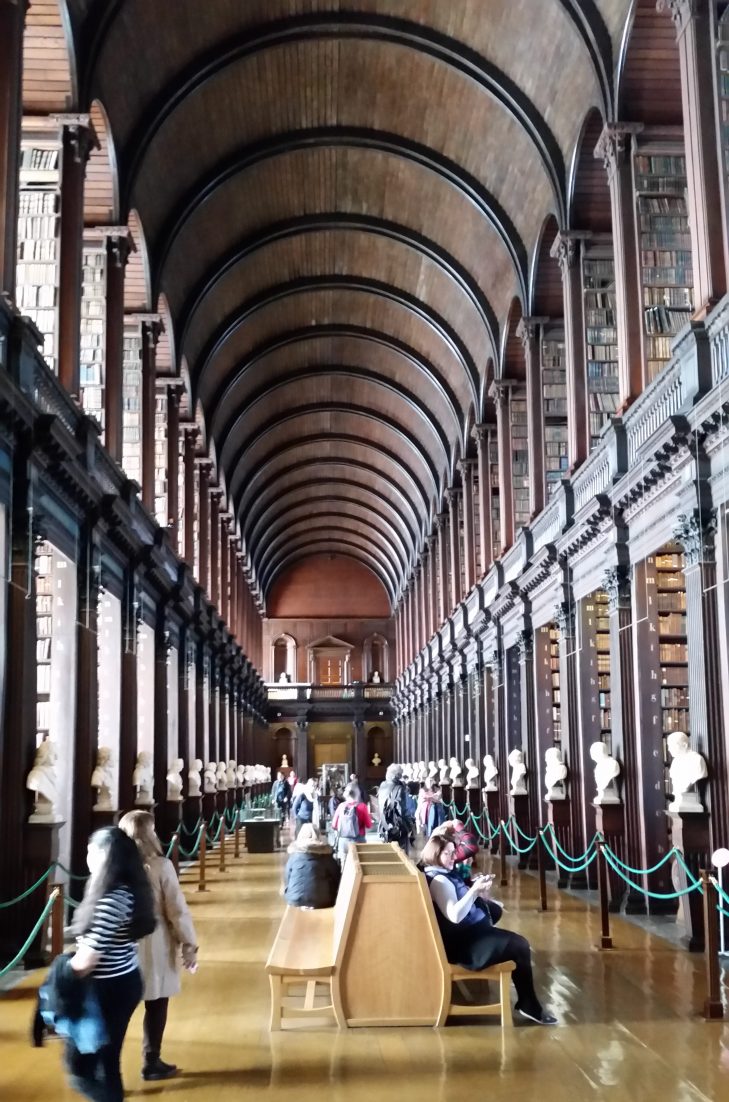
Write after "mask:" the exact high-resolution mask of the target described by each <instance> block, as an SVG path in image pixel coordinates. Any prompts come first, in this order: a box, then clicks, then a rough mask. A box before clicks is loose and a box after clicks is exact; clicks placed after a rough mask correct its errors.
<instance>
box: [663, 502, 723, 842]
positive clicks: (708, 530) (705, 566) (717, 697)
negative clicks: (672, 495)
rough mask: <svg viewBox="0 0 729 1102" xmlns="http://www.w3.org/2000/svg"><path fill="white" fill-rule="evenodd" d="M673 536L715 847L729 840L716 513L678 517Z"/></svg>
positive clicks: (692, 708) (694, 726)
mask: <svg viewBox="0 0 729 1102" xmlns="http://www.w3.org/2000/svg"><path fill="white" fill-rule="evenodd" d="M674 535H675V538H676V540H677V542H678V543H680V544H681V546H682V547H683V551H684V571H683V573H684V578H685V579H686V631H687V647H686V653H687V655H688V686H689V692H688V695H689V713H690V716H691V740H692V742H693V744H694V748H695V749H696V750H698V751H699V752H700V753H702V754H704V755H705V756H706V758H707V761H708V764H709V771H710V772H709V777H710V783H709V784H708V786H707V797H706V798H707V803H708V805H709V810H710V812H711V818H710V821H709V827H710V832H711V840H712V845H713V846H714V848H716V847H718V846H724V845H726V842H727V839H728V838H729V773H728V771H727V745H726V733H725V730H724V715H723V711H722V700H721V686H722V681H723V680H724V677H725V674H724V671H723V669H722V664H721V654H720V647H719V610H718V607H717V574H716V559H715V554H714V542H715V536H716V515H715V514H714V512H713V511H712V512H708V511H707V512H705V513H704V514H703V515H699V513H698V510H696V511H694V512H693V513H691V514H681V515H680V516H679V518H678V525H677V527H676V530H675V533H674Z"/></svg>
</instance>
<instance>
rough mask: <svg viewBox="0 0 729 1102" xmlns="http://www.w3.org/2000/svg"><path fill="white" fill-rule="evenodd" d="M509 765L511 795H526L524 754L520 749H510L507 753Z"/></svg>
mask: <svg viewBox="0 0 729 1102" xmlns="http://www.w3.org/2000/svg"><path fill="white" fill-rule="evenodd" d="M509 765H510V766H511V789H510V791H511V795H512V796H526V794H527V786H526V773H527V768H526V765H525V764H524V755H523V754H522V752H521V750H516V749H514V750H512V751H511V753H510V754H509Z"/></svg>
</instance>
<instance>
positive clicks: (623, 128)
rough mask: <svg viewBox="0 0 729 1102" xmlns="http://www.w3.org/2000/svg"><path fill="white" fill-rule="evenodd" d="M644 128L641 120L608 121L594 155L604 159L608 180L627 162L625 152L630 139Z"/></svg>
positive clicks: (598, 140)
mask: <svg viewBox="0 0 729 1102" xmlns="http://www.w3.org/2000/svg"><path fill="white" fill-rule="evenodd" d="M642 129H643V123H641V122H607V123H605V126H604V127H603V131H602V134H601V135H600V137H599V138H598V139H597V145H596V146H595V150H594V156H595V158H596V159H597V160H598V161H602V163H603V164H604V166H605V171H606V172H607V174H608V180H612V178H613V177H614V176H615V173H616V172H617V171H618V169H619V168H621V167H622V165H623V163H624V162H625V154H626V152H627V150H628V149H629V147H630V139H631V137H633V136H634V135H635V134H639V133H640V132H641V130H642Z"/></svg>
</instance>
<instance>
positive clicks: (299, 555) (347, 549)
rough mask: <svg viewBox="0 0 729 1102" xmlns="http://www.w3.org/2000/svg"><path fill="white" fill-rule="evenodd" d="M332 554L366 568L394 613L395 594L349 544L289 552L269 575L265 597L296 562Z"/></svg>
mask: <svg viewBox="0 0 729 1102" xmlns="http://www.w3.org/2000/svg"><path fill="white" fill-rule="evenodd" d="M333 554H337V555H342V556H343V557H344V558H345V559H353V560H354V561H355V562H357V563H359V565H360V566H365V567H367V569H368V570H370V571H371V572H372V573H373V574H374V575H375V577H376V578H377V580H378V581H379V583H380V585H381V586H382V587H383V589H384V590H385V593H386V595H387V599H388V601H389V604H390V609H391V610H392V611H393V612H394V611H395V607H396V605H397V597H396V595H395V593H393V592H391V590H390V587H389V586H388V585H387V584H386V582H385V580H384V579H383V577H382V575H381V573H380V571H379V570H378V569H377V566H376V565H373V563H372V562H370V561H368V560H367V557H366V556H365V555H364V554H360V553H358V549H357V548H355V549H354V551H353V550H352V548H351V545H350V544H349V542H348V543H347V544H342V543H338V544H332V545H331V546H330V545H329V544H328V543H324V544H317V545H316V546H310V547H304V548H303V549H302V548H298V549H297V550H291V551H290V552H289V553H288V554H287V555H286V556H284V557H283V558H282V559H281V560H280V561H279V562H278V563H277V565H276V569H275V571H274V572H273V573H272V574H271V576H270V578H269V582H268V587H267V590H266V597H268V596H269V595H270V594H271V592H272V591H273V586H274V584H275V582H276V579H277V578H278V577H279V575H280V574H281V573H282V572H283V571H284V570H286V569H287V568H288V567H289V566H293V565H294V564H295V563H297V562H303V560H304V559H310V558H313V557H315V556H321V555H333Z"/></svg>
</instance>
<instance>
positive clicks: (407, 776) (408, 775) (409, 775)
mask: <svg viewBox="0 0 729 1102" xmlns="http://www.w3.org/2000/svg"><path fill="white" fill-rule="evenodd" d="M402 779H403V780H404V781H405V784H410V781H411V780H412V779H413V766H412V762H409V761H406V762H405V764H404V765H403V767H402Z"/></svg>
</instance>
